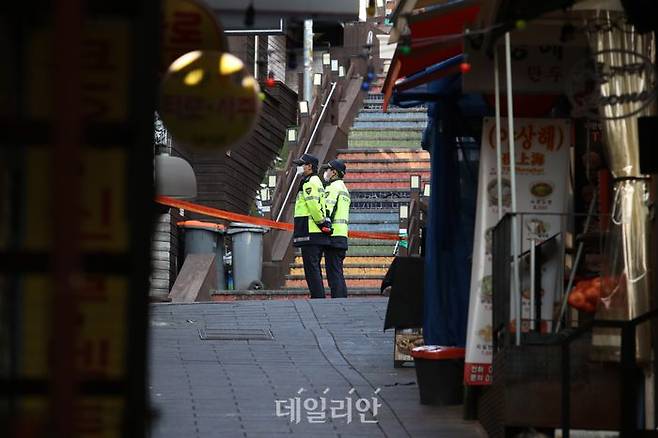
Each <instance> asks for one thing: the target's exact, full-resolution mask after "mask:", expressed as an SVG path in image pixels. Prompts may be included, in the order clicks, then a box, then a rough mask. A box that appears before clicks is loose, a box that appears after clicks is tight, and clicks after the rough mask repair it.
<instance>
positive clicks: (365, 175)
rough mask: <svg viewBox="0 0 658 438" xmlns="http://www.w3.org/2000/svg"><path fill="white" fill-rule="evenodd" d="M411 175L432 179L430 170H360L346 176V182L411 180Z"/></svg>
mask: <svg viewBox="0 0 658 438" xmlns="http://www.w3.org/2000/svg"><path fill="white" fill-rule="evenodd" d="M411 175H420V176H421V178H423V179H429V178H430V170H429V169H408V170H407V169H404V170H402V171H400V170H398V171H395V170H388V171H386V172H382V171H381V170H377V171H374V172H373V171H368V170H367V169H358V170H357V171H355V172H349V173H348V174H347V175H345V182H348V181H377V180H380V179H385V180H388V179H398V178H403V179H404V178H406V179H409V178H410V177H411Z"/></svg>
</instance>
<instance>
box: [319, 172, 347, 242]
mask: <svg viewBox="0 0 658 438" xmlns="http://www.w3.org/2000/svg"><path fill="white" fill-rule="evenodd" d="M325 196H326V198H327V200H326V201H325V202H326V204H327V216H329V218H330V219H331V223H332V224H333V230H334V232H333V233H332V235H331V240H332V241H334V240H336V238H341V237H342V238H344V239H339V240H345V243H347V242H346V240H347V232H348V223H349V219H350V203H351V202H352V201H351V199H350V192H349V191H348V190H347V187H345V183H344V182H343V180H342V179H335V180H333V181H331V182H330V183H329V185H328V186H327V187H326V188H325Z"/></svg>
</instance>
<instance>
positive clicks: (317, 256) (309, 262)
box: [292, 154, 331, 298]
mask: <svg viewBox="0 0 658 438" xmlns="http://www.w3.org/2000/svg"><path fill="white" fill-rule="evenodd" d="M293 163H294V164H296V165H298V166H302V169H303V174H302V180H301V182H300V184H299V190H298V192H297V200H296V201H295V228H294V231H293V239H292V243H293V246H295V247H300V248H301V249H302V260H303V262H304V277H306V284H307V285H308V289H309V291H310V292H311V298H324V286H323V284H322V271H321V268H320V262H321V260H322V250H323V248H324V246H326V245H327V244H328V243H329V235H330V234H331V222H330V220H329V219H328V218H327V217H326V214H325V196H324V185H323V184H322V181H321V180H320V177H319V176H318V175H317V173H318V159H317V158H315V157H314V156H313V155H309V154H304V155H302V156H301V157H299V158H298V159H296V160H293Z"/></svg>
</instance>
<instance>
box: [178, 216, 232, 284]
mask: <svg viewBox="0 0 658 438" xmlns="http://www.w3.org/2000/svg"><path fill="white" fill-rule="evenodd" d="M178 226H179V227H181V228H183V229H184V230H185V257H187V255H188V254H215V265H216V266H217V287H218V288H219V290H226V274H225V272H224V233H225V227H224V225H221V224H215V223H212V222H202V221H183V222H178Z"/></svg>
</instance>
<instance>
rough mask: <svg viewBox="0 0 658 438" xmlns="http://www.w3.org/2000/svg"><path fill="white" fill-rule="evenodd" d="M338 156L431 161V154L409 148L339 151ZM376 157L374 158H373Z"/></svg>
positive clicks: (371, 148) (372, 148)
mask: <svg viewBox="0 0 658 438" xmlns="http://www.w3.org/2000/svg"><path fill="white" fill-rule="evenodd" d="M336 153H337V154H342V155H345V158H346V159H361V160H363V159H381V158H387V159H397V160H401V159H414V160H429V159H430V153H429V152H427V151H426V150H422V149H421V150H418V151H410V150H409V149H407V148H395V147H388V148H386V147H382V148H377V147H370V148H362V149H359V150H358V151H355V150H353V149H338V150H337V151H336ZM373 155H374V156H373Z"/></svg>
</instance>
